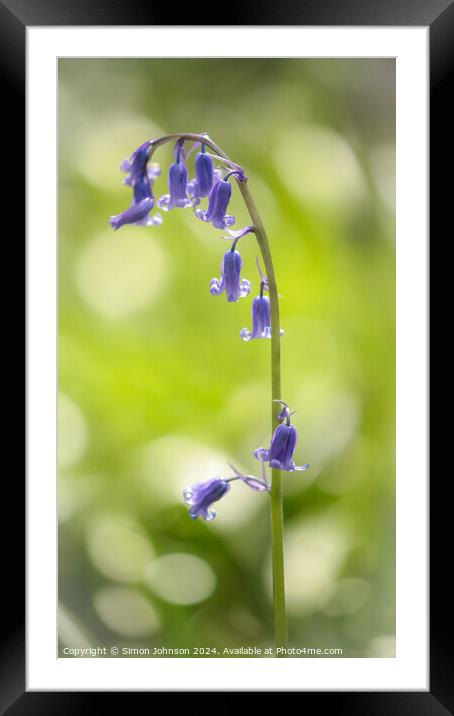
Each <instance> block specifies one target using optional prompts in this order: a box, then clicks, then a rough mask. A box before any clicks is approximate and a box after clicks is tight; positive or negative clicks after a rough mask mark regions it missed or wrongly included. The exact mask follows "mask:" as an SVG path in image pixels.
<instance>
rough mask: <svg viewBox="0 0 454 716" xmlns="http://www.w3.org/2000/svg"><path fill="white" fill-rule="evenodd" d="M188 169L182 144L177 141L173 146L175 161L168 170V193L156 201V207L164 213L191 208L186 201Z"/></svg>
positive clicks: (189, 203)
mask: <svg viewBox="0 0 454 716" xmlns="http://www.w3.org/2000/svg"><path fill="white" fill-rule="evenodd" d="M187 189H188V168H187V166H186V159H185V155H184V149H183V142H182V141H181V140H179V141H178V142H177V143H176V145H175V161H174V163H173V164H171V165H170V169H169V193H168V194H164V196H161V198H160V199H159V201H158V206H159V208H160V209H163V210H164V211H170V209H184V208H187V207H188V206H192V203H191V201H190V200H189V199H188V193H187Z"/></svg>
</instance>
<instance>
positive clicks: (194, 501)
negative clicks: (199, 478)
mask: <svg viewBox="0 0 454 716" xmlns="http://www.w3.org/2000/svg"><path fill="white" fill-rule="evenodd" d="M229 490H230V484H229V482H228V480H225V479H224V478H223V477H214V478H213V479H212V480H208V482H198V483H197V484H196V485H193V487H186V488H185V489H184V490H183V497H184V501H185V502H186V504H187V505H190V507H191V509H190V510H189V516H190V517H192V519H193V520H195V519H197V517H203V519H204V520H206V521H207V522H211V520H214V518H215V517H216V511H215V510H210V507H211V505H212V504H213V502H217V501H218V500H220V499H221V497H224V495H225V493H226V492H228V491H229Z"/></svg>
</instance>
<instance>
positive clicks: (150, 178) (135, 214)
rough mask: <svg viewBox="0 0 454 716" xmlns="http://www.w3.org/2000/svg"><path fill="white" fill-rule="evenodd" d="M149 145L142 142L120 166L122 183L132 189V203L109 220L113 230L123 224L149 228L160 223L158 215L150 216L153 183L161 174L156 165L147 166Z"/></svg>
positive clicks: (149, 143)
mask: <svg viewBox="0 0 454 716" xmlns="http://www.w3.org/2000/svg"><path fill="white" fill-rule="evenodd" d="M151 145H152V142H150V141H148V142H144V143H143V144H141V145H140V147H138V148H137V149H136V150H135V152H133V153H132V154H131V157H130V158H129V159H124V160H123V161H122V163H121V165H120V168H121V170H122V171H124V172H126V173H127V175H126V178H125V180H124V183H125V184H127V185H128V186H130V187H131V188H132V190H133V201H132V204H131V206H130V207H129V208H128V209H126V210H125V211H122V212H121V213H120V214H117V215H116V216H112V217H111V218H110V223H111V226H112V227H113V228H114V229H115V230H117V229H119V228H120V227H121V226H124V225H125V224H139V225H142V226H149V225H152V224H161V223H162V218H161V216H160V215H159V214H155V215H154V216H153V217H152V216H150V211H151V210H152V208H153V207H154V197H153V191H152V189H153V182H154V179H155V177H157V176H158V175H159V174H160V172H161V170H160V168H159V165H158V164H152V166H151V167H149V166H148V160H149V158H150V148H151Z"/></svg>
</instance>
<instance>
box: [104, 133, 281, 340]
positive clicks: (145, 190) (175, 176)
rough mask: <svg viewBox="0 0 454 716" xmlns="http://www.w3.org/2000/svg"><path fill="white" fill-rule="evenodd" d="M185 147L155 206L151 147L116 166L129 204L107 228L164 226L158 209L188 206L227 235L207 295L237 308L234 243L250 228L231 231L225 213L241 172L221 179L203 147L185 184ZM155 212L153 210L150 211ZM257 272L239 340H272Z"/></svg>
mask: <svg viewBox="0 0 454 716" xmlns="http://www.w3.org/2000/svg"><path fill="white" fill-rule="evenodd" d="M184 145H185V142H184V140H182V139H179V140H178V141H177V142H176V144H175V149H174V161H173V163H172V164H171V165H170V167H169V172H168V192H167V193H166V194H164V195H163V196H161V197H160V198H159V199H158V200H157V201H155V197H154V194H153V185H154V182H155V179H156V177H158V176H159V175H160V173H161V170H160V167H159V165H158V164H156V163H149V161H150V155H151V152H152V147H153V142H152V141H148V142H144V143H143V144H141V145H140V147H138V148H137V149H136V151H135V152H133V154H132V155H131V157H130V158H129V159H125V160H124V161H123V162H122V163H121V169H122V171H124V172H126V178H125V180H124V183H125V184H126V185H128V186H129V187H131V189H132V195H133V196H132V204H131V206H129V207H128V208H127V209H125V210H124V211H122V212H121V213H120V214H117V215H116V216H112V217H111V219H110V223H111V225H112V227H113V228H114V229H115V230H116V229H119V228H121V227H122V226H125V225H127V224H138V225H146V226H151V225H159V224H162V221H163V218H162V214H161V213H159V209H160V210H161V211H163V212H168V211H170V210H171V209H188V208H191V207H192V209H193V211H194V215H195V216H196V217H197V218H198V219H200V220H201V221H205V222H208V223H211V224H212V226H214V227H215V228H216V229H220V230H222V231H227V232H228V233H229V236H228V237H226V238H231V240H232V246H231V248H230V250H229V251H227V252H226V253H225V254H224V256H223V258H222V262H221V275H220V277H219V278H212V279H211V281H210V293H211V295H212V296H220V295H221V294H222V293H225V296H226V298H227V301H228V302H230V303H236V302H237V301H238V300H239V299H240V298H244V297H245V296H248V295H249V293H250V292H251V282H250V281H248V279H246V278H242V276H241V271H242V265H243V262H242V258H241V254H240V252H239V251H238V249H237V244H238V241H239V239H240V238H242V237H243V236H246V235H247V234H249V233H251V232H253V231H254V227H253V226H246V227H244V228H243V229H240V230H239V231H233V230H231V228H230V227H231V226H233V224H234V223H235V217H234V216H232V215H230V214H228V213H227V211H228V206H229V203H230V198H231V196H232V185H231V183H230V179H231V178H232V177H236V178H237V180H238V181H240V182H241V181H244V180H245V174H244V171H243V170H242V169H241V167H239V166H238V167H237V166H236V165H235V167H236V168H234V169H232V170H230V171H228V172H227V173H225V174H224V171H223V170H222V169H220V168H216V167H215V165H214V161H213V157H212V156H211V155H210V154H209V153H207V152H206V148H205V145H204V144H202V145H201V148H200V151H199V152H197V154H196V157H195V162H194V167H195V176H194V177H193V178H192V179H190V178H189V171H188V166H187V159H188V157H189V155H190V153H191V151H192V150H193V149H194V146H196V145H193V147H192V148H191V149H190V150H189V151H186V149H185V146H184ZM203 199H207V201H208V205H207V208H206V209H203V208H201V206H200V204H201V201H202V200H203ZM154 209H156V211H154V212H153V210H154ZM259 273H260V279H261V280H260V291H259V295H258V296H256V297H255V298H254V300H253V301H252V326H251V329H249V328H243V329H242V331H240V336H241V338H242V339H243V340H244V341H250V340H252V339H254V338H271V315H270V299H269V297H268V296H267V295H265V292H267V291H268V282H267V279H266V277H265V276H264V275H263V273H262V272H261V270H260V267H259ZM282 333H283V331H281V334H282Z"/></svg>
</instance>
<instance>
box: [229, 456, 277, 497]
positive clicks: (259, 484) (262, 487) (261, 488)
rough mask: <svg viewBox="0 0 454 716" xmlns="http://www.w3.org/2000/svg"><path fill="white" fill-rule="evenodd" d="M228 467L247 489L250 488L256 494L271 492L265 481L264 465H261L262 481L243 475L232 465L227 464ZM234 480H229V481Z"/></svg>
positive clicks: (268, 484)
mask: <svg viewBox="0 0 454 716" xmlns="http://www.w3.org/2000/svg"><path fill="white" fill-rule="evenodd" d="M227 464H228V465H229V467H230V468H231V469H232V470H233V472H234V473H235V475H236V477H237V478H238V479H240V480H242V481H243V482H244V483H245V484H246V485H247V486H248V487H251V488H252V489H253V490H255V491H256V492H269V491H270V490H271V485H270V483H269V482H268V480H267V479H266V472H265V464H264V463H262V479H261V480H260V479H259V478H258V477H255V476H254V475H245V474H244V473H242V472H240V471H239V470H238V469H237V468H236V467H235V466H234V465H232V463H230V462H229V463H227ZM232 479H235V478H230V481H231V480H232Z"/></svg>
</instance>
